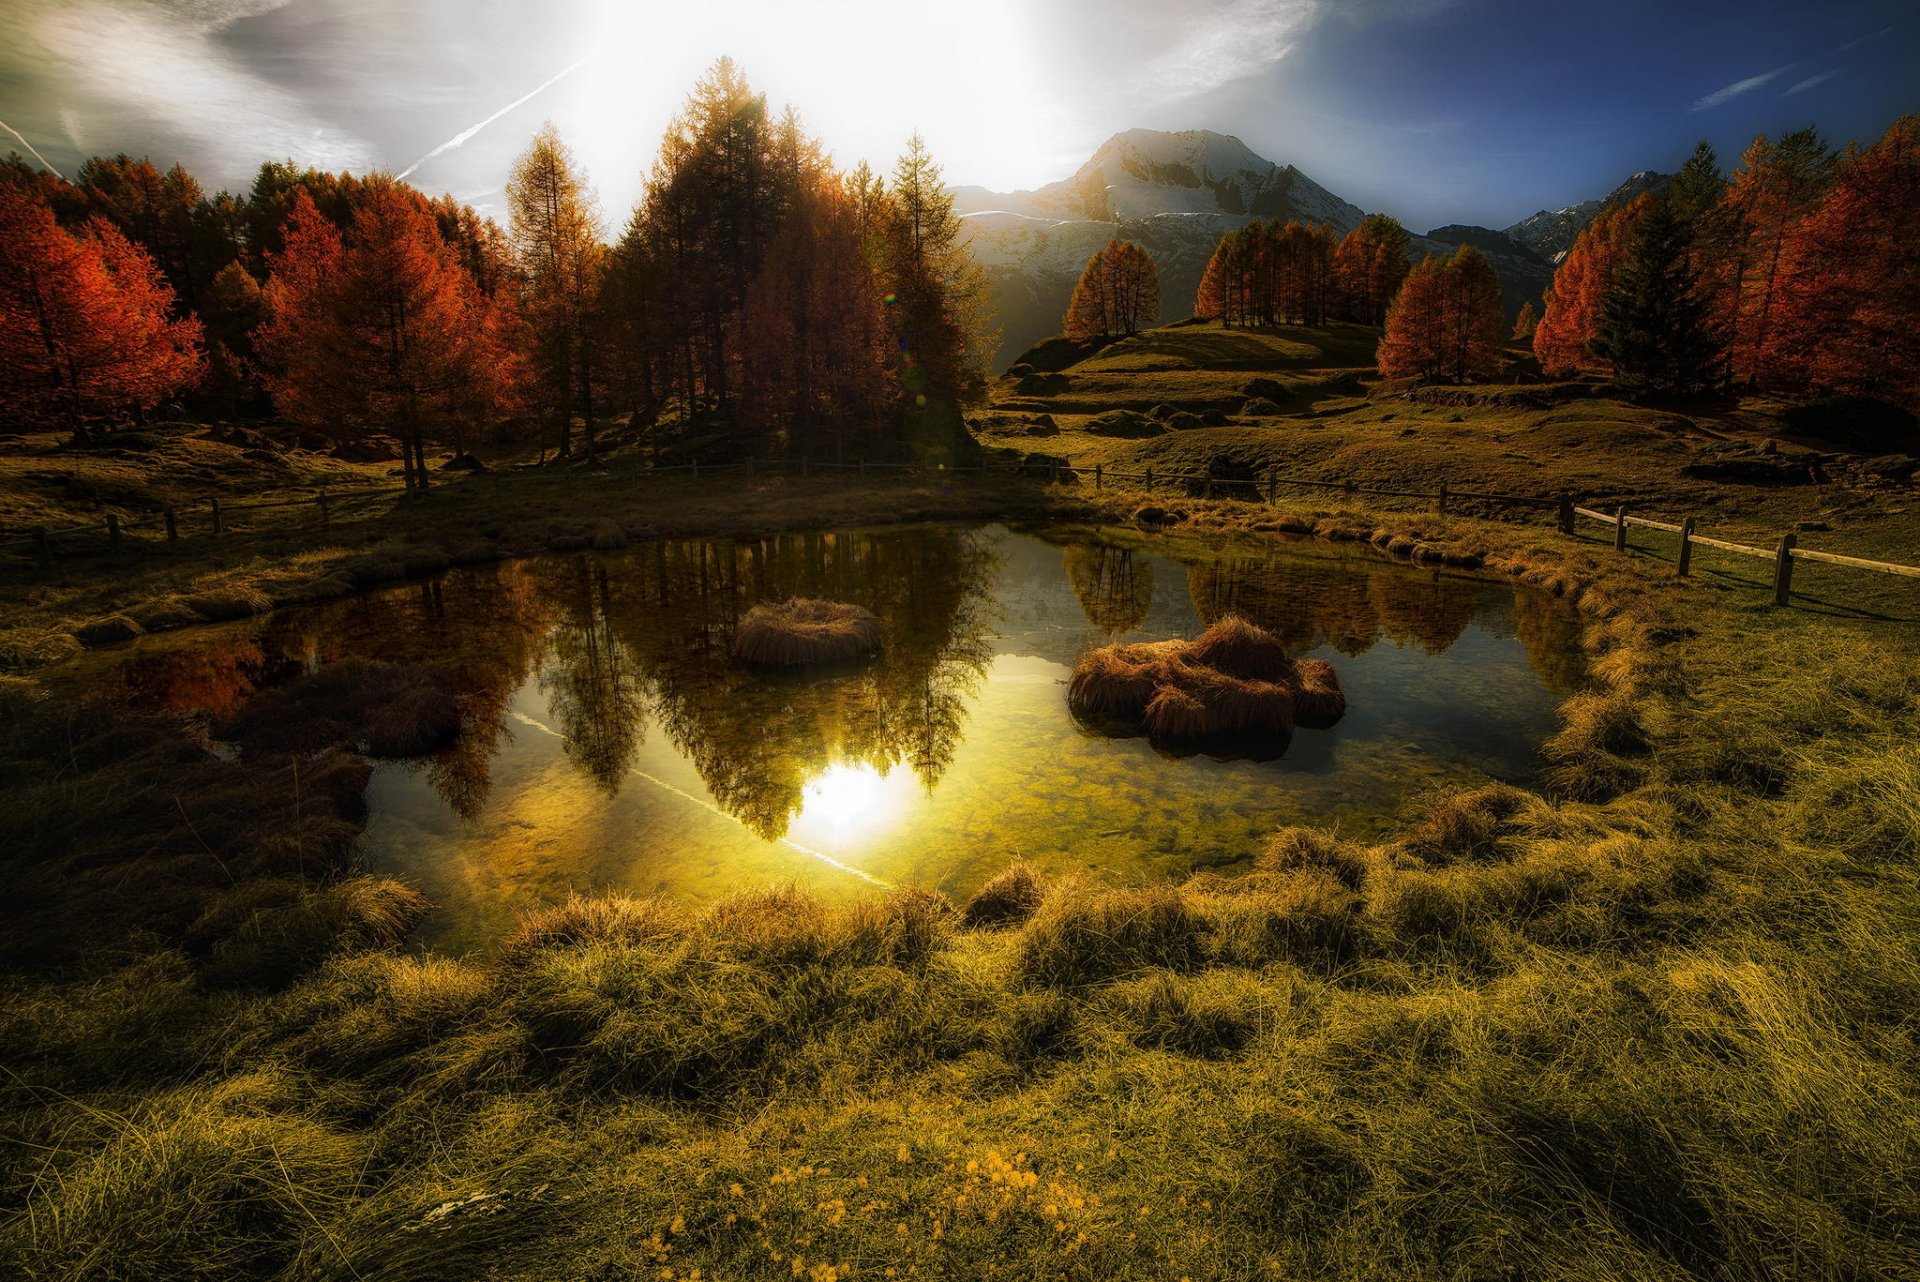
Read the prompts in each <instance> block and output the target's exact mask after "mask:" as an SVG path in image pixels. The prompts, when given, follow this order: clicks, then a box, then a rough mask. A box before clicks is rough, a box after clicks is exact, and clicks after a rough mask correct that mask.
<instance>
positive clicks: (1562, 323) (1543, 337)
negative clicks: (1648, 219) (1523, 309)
mask: <svg viewBox="0 0 1920 1282" xmlns="http://www.w3.org/2000/svg"><path fill="white" fill-rule="evenodd" d="M1653 200H1654V198H1653V197H1652V196H1651V195H1641V196H1639V197H1637V198H1636V199H1635V200H1634V201H1633V203H1632V204H1630V205H1622V206H1616V207H1614V208H1612V209H1608V210H1604V211H1602V212H1601V214H1600V215H1599V217H1597V218H1595V219H1594V220H1593V222H1592V223H1590V224H1588V226H1587V228H1586V230H1584V231H1582V232H1581V233H1580V235H1579V236H1578V237H1577V238H1576V239H1575V240H1574V242H1573V248H1572V249H1570V250H1568V251H1567V256H1566V258H1565V259H1564V260H1562V261H1561V263H1560V269H1559V270H1558V271H1556V272H1555V273H1554V274H1553V284H1551V285H1549V286H1548V287H1547V308H1546V311H1545V312H1544V313H1543V314H1542V315H1541V317H1540V324H1539V325H1538V326H1537V327H1536V328H1535V329H1534V331H1533V350H1534V354H1535V355H1537V356H1538V357H1539V358H1540V367H1541V368H1542V369H1543V370H1545V371H1546V372H1547V374H1548V375H1550V376H1551V377H1554V378H1565V377H1567V376H1568V375H1570V374H1574V373H1577V372H1578V371H1580V370H1581V369H1584V368H1586V367H1588V366H1590V365H1592V364H1594V363H1595V360H1594V356H1593V352H1592V347H1591V345H1592V343H1593V339H1594V335H1595V334H1596V333H1597V332H1598V328H1599V324H1600V312H1601V309H1602V307H1603V306H1604V305H1605V303H1606V299H1607V292H1608V291H1609V290H1610V289H1612V288H1613V276H1614V273H1615V272H1616V271H1617V270H1618V269H1619V265H1620V260H1621V258H1622V257H1623V256H1624V255H1625V253H1626V247H1627V243H1628V241H1629V240H1631V238H1632V236H1633V225H1634V223H1635V221H1636V220H1638V219H1639V218H1640V217H1641V216H1642V215H1643V214H1645V213H1646V211H1647V210H1648V209H1649V208H1651V207H1652V204H1653Z"/></svg>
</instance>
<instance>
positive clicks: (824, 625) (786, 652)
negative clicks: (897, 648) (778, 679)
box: [733, 597, 880, 667]
mask: <svg viewBox="0 0 1920 1282" xmlns="http://www.w3.org/2000/svg"><path fill="white" fill-rule="evenodd" d="M879 648H880V620H879V618H878V617H877V616H875V615H874V613H873V612H872V611H870V610H866V609H863V608H861V607H860V606H857V605H850V604H848V603H847V602H844V601H817V600H810V599H808V598H804V597H796V598H794V599H793V600H791V601H780V602H770V603H767V604H763V605H756V606H754V607H753V609H751V610H749V611H747V614H746V617H745V618H743V619H741V620H740V624H739V626H738V627H736V628H735V629H734V630H733V655H734V657H735V658H736V659H741V660H744V661H745V662H747V663H761V664H767V665H770V666H777V667H795V666H799V665H802V664H810V663H842V662H845V661H846V660H849V659H859V658H864V657H865V656H867V655H870V654H872V653H874V652H875V651H877V650H878V649H879Z"/></svg>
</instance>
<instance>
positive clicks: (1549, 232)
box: [1506, 169, 1673, 266]
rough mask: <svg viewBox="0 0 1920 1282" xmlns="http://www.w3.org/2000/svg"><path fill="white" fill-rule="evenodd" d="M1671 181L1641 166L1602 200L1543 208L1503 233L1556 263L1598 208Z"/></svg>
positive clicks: (1658, 189)
mask: <svg viewBox="0 0 1920 1282" xmlns="http://www.w3.org/2000/svg"><path fill="white" fill-rule="evenodd" d="M1672 181H1673V175H1672V174H1662V173H1656V172H1655V171H1653V170H1651V169H1643V170H1641V171H1640V172H1639V173H1637V174H1635V175H1634V176H1633V177H1631V178H1629V179H1627V180H1626V181H1625V182H1623V183H1621V184H1620V185H1619V186H1618V187H1615V188H1614V189H1613V191H1612V193H1611V194H1609V195H1608V196H1607V198H1606V199H1605V200H1583V201H1581V202H1580V203H1579V204H1577V205H1568V206H1567V207H1566V208H1565V209H1555V210H1545V209H1543V210H1541V211H1540V212H1539V213H1537V214H1534V215H1533V216H1531V217H1529V218H1522V219H1521V220H1520V221H1519V222H1517V223H1515V224H1514V225H1513V226H1511V227H1509V228H1507V229H1506V234H1507V235H1508V236H1509V237H1511V238H1512V239H1514V240H1517V241H1519V242H1520V243H1521V244H1522V245H1525V246H1526V247H1527V248H1528V249H1531V250H1532V251H1533V252H1534V253H1536V254H1538V255H1539V256H1540V257H1541V258H1543V259H1545V260H1546V261H1547V262H1549V263H1552V264H1554V265H1556V266H1557V265H1558V264H1559V262H1560V260H1561V259H1562V258H1565V257H1566V256H1567V251H1568V250H1569V249H1572V248H1573V242H1574V238H1575V237H1577V236H1579V234H1580V233H1581V232H1583V231H1585V230H1586V229H1587V224H1589V223H1591V222H1592V221H1593V220H1594V219H1595V218H1597V217H1598V216H1599V214H1600V211H1601V210H1603V209H1605V208H1606V207H1607V206H1609V205H1624V204H1626V203H1627V202H1628V201H1630V200H1632V199H1633V198H1634V197H1635V196H1638V195H1639V194H1640V193H1642V192H1647V191H1651V192H1654V193H1656V194H1657V193H1659V192H1663V191H1665V190H1666V189H1667V184H1668V183H1670V182H1672Z"/></svg>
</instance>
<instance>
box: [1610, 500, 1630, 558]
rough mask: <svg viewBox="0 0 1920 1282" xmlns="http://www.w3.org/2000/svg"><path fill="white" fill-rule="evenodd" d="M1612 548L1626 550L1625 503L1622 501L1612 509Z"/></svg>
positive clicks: (1620, 550)
mask: <svg viewBox="0 0 1920 1282" xmlns="http://www.w3.org/2000/svg"><path fill="white" fill-rule="evenodd" d="M1613 550H1614V551H1615V552H1625V551H1626V550H1627V505H1626V504H1624V503H1622V504H1621V505H1620V506H1619V507H1617V508H1615V509H1613Z"/></svg>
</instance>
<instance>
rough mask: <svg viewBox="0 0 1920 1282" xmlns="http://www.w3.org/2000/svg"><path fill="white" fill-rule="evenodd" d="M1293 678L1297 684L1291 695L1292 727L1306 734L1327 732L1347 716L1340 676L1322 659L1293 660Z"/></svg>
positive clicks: (1345, 695)
mask: <svg viewBox="0 0 1920 1282" xmlns="http://www.w3.org/2000/svg"><path fill="white" fill-rule="evenodd" d="M1293 666H1294V675H1295V676H1296V677H1297V678H1298V681H1299V684H1298V685H1297V686H1295V688H1294V691H1293V719H1294V722H1295V724H1297V725H1303V726H1306V727H1307V728H1308V729H1310V730H1326V729H1329V728H1331V727H1332V726H1333V725H1334V724H1335V723H1336V722H1338V721H1339V720H1340V718H1342V717H1344V716H1346V715H1347V694H1346V691H1344V690H1342V689H1341V688H1340V675H1339V674H1338V673H1336V672H1335V671H1334V670H1333V665H1332V664H1331V663H1328V662H1327V661H1326V660H1325V659H1297V660H1295V661H1294V665H1293Z"/></svg>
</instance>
